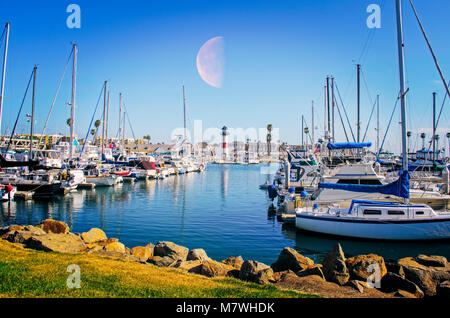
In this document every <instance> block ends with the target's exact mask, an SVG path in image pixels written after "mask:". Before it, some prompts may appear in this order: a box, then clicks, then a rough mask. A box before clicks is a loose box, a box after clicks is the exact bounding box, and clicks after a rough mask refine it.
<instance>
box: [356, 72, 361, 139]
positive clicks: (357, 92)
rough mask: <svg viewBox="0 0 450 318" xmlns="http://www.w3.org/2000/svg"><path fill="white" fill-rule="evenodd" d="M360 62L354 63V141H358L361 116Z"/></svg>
mask: <svg viewBox="0 0 450 318" xmlns="http://www.w3.org/2000/svg"><path fill="white" fill-rule="evenodd" d="M360 75H361V64H357V65H356V78H357V79H356V113H357V115H356V116H357V117H356V130H357V132H356V141H357V142H359V139H360V134H361V122H360V120H361V118H360V106H361V85H360V78H361V76H360Z"/></svg>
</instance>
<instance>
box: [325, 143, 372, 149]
mask: <svg viewBox="0 0 450 318" xmlns="http://www.w3.org/2000/svg"><path fill="white" fill-rule="evenodd" d="M327 147H328V149H330V150H335V149H360V148H366V147H372V143H371V142H365V143H364V142H341V143H329V144H328V145H327Z"/></svg>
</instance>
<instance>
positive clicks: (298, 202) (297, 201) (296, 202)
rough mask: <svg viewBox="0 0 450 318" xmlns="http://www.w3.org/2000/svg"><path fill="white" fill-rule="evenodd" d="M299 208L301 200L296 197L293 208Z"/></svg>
mask: <svg viewBox="0 0 450 318" xmlns="http://www.w3.org/2000/svg"><path fill="white" fill-rule="evenodd" d="M301 207H302V198H300V197H297V199H296V200H295V204H294V208H295V209H299V208H301Z"/></svg>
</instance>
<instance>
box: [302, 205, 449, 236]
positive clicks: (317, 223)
mask: <svg viewBox="0 0 450 318" xmlns="http://www.w3.org/2000/svg"><path fill="white" fill-rule="evenodd" d="M295 225H296V227H297V228H298V229H301V230H306V231H311V232H317V233H323V234H329V235H337V236H346V237H356V238H365V239H378V240H429V239H448V238H450V213H449V212H442V213H439V212H435V211H434V210H433V209H431V208H430V207H429V206H427V205H425V204H403V203H389V202H375V201H374V202H371V201H360V200H354V201H352V204H351V206H350V208H349V209H345V208H339V207H337V206H334V207H317V206H316V207H313V208H300V209H298V210H297V213H296V220H295Z"/></svg>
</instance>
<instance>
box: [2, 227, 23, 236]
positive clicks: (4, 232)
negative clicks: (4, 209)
mask: <svg viewBox="0 0 450 318" xmlns="http://www.w3.org/2000/svg"><path fill="white" fill-rule="evenodd" d="M24 228H25V227H24V226H21V225H10V226H7V227H2V228H0V238H2V239H6V238H7V237H8V235H9V234H10V232H16V231H17V232H21V231H24Z"/></svg>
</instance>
